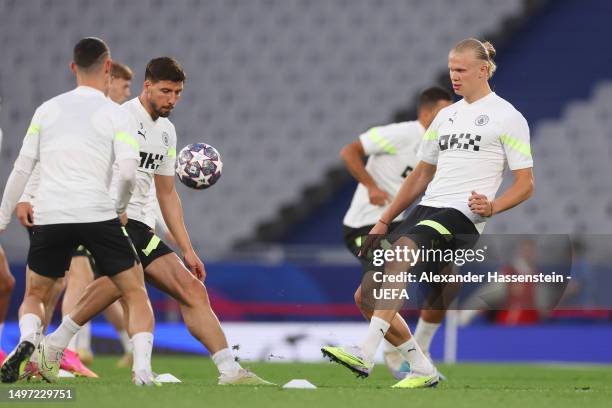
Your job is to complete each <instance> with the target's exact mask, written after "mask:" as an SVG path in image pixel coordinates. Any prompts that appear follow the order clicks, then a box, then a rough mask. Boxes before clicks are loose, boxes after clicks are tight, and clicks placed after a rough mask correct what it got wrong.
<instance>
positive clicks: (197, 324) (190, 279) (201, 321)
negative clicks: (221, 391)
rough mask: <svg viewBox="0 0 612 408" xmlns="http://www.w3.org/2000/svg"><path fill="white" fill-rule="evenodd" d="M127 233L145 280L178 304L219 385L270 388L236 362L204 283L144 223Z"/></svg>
mask: <svg viewBox="0 0 612 408" xmlns="http://www.w3.org/2000/svg"><path fill="white" fill-rule="evenodd" d="M127 230H128V233H129V234H130V237H131V238H132V240H133V242H134V245H135V246H136V248H138V249H139V250H140V258H141V260H142V265H143V267H144V269H145V278H146V279H147V281H148V282H149V283H152V284H153V285H154V286H156V287H157V288H158V289H160V290H162V291H164V292H166V293H167V294H169V295H170V296H172V297H173V298H174V299H176V300H177V301H178V302H179V307H180V309H181V313H182V315H183V319H184V320H185V324H186V326H187V328H188V329H189V332H190V333H191V334H192V335H193V336H194V337H195V338H196V339H198V340H199V341H200V343H202V344H203V345H204V346H205V347H206V349H207V350H208V352H209V353H210V354H211V356H212V360H213V362H214V363H215V365H216V366H217V369H218V370H219V374H220V376H219V384H220V385H229V384H241V385H270V384H271V383H269V382H267V381H265V380H263V379H261V378H259V377H258V376H257V375H255V374H254V373H252V372H250V371H248V370H246V369H243V368H242V367H241V366H240V364H238V362H236V361H235V358H234V356H233V354H232V352H231V350H230V349H229V347H228V345H227V340H226V338H225V333H223V329H222V328H221V324H220V323H219V319H218V318H217V315H216V314H215V312H214V311H213V310H212V307H211V305H210V301H209V299H208V292H207V290H206V287H205V286H204V283H202V282H201V281H200V280H198V279H197V278H196V277H195V276H194V275H193V274H192V273H191V272H190V271H189V270H188V269H187V268H186V267H185V265H184V264H183V262H182V261H181V260H180V258H179V257H178V256H177V255H176V254H175V253H174V251H172V249H170V248H169V247H168V246H167V245H166V244H165V243H164V242H163V241H161V240H160V239H159V238H158V237H157V236H156V235H155V234H154V232H153V231H152V230H151V229H150V228H149V227H148V226H147V225H146V224H143V223H141V222H138V221H135V220H130V222H129V223H128V226H127Z"/></svg>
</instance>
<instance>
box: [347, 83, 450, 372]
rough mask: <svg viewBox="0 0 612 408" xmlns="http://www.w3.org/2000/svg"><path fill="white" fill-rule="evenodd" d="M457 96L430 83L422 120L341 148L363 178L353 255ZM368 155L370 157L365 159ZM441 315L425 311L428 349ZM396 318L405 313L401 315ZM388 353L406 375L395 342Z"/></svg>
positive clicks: (422, 325)
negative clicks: (439, 117)
mask: <svg viewBox="0 0 612 408" xmlns="http://www.w3.org/2000/svg"><path fill="white" fill-rule="evenodd" d="M452 100H453V98H452V96H451V94H450V93H449V92H448V91H446V90H445V89H442V88H439V87H432V88H428V89H426V90H424V91H423V92H421V94H420V95H419V98H418V103H417V120H414V121H408V122H402V123H393V124H390V125H386V126H378V127H374V128H372V129H370V130H368V131H367V132H365V133H363V134H362V135H361V136H359V139H358V140H355V141H354V142H352V143H350V144H348V145H346V146H344V148H343V149H342V150H341V152H340V156H341V157H342V160H343V161H344V163H345V165H346V167H347V169H348V170H349V171H350V173H351V174H352V175H353V177H355V179H356V180H357V181H358V182H359V184H358V186H357V189H356V190H355V194H354V195H353V200H352V201H351V205H350V207H349V209H348V211H347V213H346V215H345V216H344V221H343V224H344V241H345V243H346V246H347V247H348V248H349V250H350V251H351V253H353V255H355V256H357V254H358V253H359V249H360V248H361V244H362V243H363V242H364V240H365V238H366V237H367V235H368V233H369V232H370V230H371V229H372V228H373V227H374V225H375V224H376V223H377V222H378V220H379V219H380V217H381V216H382V215H383V213H384V212H385V210H387V208H388V207H389V203H390V202H391V200H392V199H393V197H395V195H396V194H397V192H398V191H399V189H400V187H401V186H402V183H403V182H404V179H405V178H406V177H407V176H408V175H409V174H410V173H411V172H412V170H413V169H414V168H415V167H416V165H417V163H418V158H417V152H418V150H419V146H420V144H421V140H422V139H423V135H424V134H425V130H426V129H427V128H428V127H429V125H431V122H432V121H433V119H434V118H435V117H436V115H437V114H438V112H439V111H440V110H441V109H443V108H446V107H447V106H449V105H450V104H451V103H452ZM364 156H368V160H367V163H365V164H364V162H363V157H364ZM401 221H402V214H399V215H398V216H397V217H396V218H395V219H394V220H393V221H392V222H391V224H390V226H389V230H390V231H392V230H393V229H394V228H395V227H396V226H398V225H399V224H400V223H401ZM358 259H360V261H363V259H362V258H358ZM364 272H365V271H364ZM359 297H360V289H358V290H357V293H355V298H356V299H359ZM438 315H440V313H436V312H434V311H430V310H423V311H421V317H420V318H419V322H418V324H417V328H416V332H415V338H416V339H417V342H418V343H419V345H420V346H421V348H422V349H423V352H424V353H426V354H427V351H428V350H429V345H430V344H431V339H432V338H433V336H434V334H435V331H436V330H437V328H438V327H439V325H440V322H441V318H443V314H442V316H438ZM366 318H369V316H366ZM396 318H397V319H401V318H402V317H401V316H400V315H398V316H397V317H396ZM438 319H440V320H438ZM384 356H385V363H386V364H387V367H388V368H389V369H390V371H391V372H392V373H393V374H394V375H395V376H396V377H401V378H403V376H404V375H405V373H406V372H408V371H409V369H408V367H407V366H406V364H403V362H404V359H403V357H402V356H401V354H400V353H399V351H398V350H397V349H396V348H395V347H393V345H391V344H390V343H389V342H385V351H384ZM402 364H403V365H404V367H402ZM401 378H398V379H401Z"/></svg>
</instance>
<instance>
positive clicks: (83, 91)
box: [75, 85, 106, 98]
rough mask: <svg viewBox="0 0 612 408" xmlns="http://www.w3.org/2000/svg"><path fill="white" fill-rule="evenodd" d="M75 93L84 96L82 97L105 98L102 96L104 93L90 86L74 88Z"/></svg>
mask: <svg viewBox="0 0 612 408" xmlns="http://www.w3.org/2000/svg"><path fill="white" fill-rule="evenodd" d="M75 91H76V92H78V93H80V94H84V95H99V96H102V97H103V98H106V95H104V92H102V91H101V90H99V89H96V88H92V87H91V86H86V85H79V86H77V87H76V89H75Z"/></svg>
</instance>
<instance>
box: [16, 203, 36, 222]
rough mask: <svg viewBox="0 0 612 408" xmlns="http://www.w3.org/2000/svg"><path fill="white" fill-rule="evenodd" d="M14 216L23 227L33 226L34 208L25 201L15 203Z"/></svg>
mask: <svg viewBox="0 0 612 408" xmlns="http://www.w3.org/2000/svg"><path fill="white" fill-rule="evenodd" d="M15 215H16V216H17V219H18V220H19V222H20V223H21V225H23V226H24V227H32V226H34V208H33V207H32V204H30V203H29V202H27V201H24V202H21V203H17V206H16V207H15Z"/></svg>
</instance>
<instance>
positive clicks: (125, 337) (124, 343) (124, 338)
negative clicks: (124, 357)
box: [117, 330, 133, 353]
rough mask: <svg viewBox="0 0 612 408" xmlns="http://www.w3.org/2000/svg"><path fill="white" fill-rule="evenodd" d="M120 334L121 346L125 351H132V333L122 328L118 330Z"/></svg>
mask: <svg viewBox="0 0 612 408" xmlns="http://www.w3.org/2000/svg"><path fill="white" fill-rule="evenodd" d="M117 334H119V342H120V343H121V347H123V352H124V353H131V352H132V350H133V347H132V342H131V341H130V335H129V334H128V332H127V331H125V330H120V331H118V332H117Z"/></svg>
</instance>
